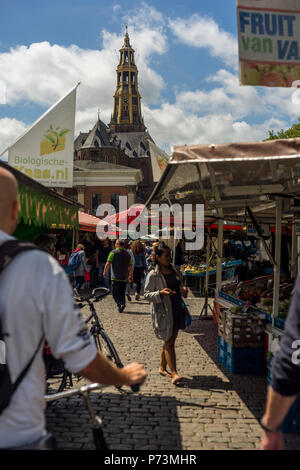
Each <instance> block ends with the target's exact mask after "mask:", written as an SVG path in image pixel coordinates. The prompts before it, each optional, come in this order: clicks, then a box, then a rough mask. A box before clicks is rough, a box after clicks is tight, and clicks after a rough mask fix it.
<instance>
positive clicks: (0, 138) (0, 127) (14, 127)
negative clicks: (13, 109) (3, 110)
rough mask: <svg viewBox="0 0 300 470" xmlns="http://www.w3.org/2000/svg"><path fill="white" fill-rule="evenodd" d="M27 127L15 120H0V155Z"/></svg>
mask: <svg viewBox="0 0 300 470" xmlns="http://www.w3.org/2000/svg"><path fill="white" fill-rule="evenodd" d="M27 127H28V126H26V124H24V123H23V122H21V121H18V120H17V119H9V118H2V119H0V153H1V152H3V151H4V150H5V149H6V148H7V147H8V145H10V144H12V143H13V142H14V141H15V140H16V139H17V138H18V137H19V136H20V135H21V134H23V132H24V131H25V130H26V129H27Z"/></svg>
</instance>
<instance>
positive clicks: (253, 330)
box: [218, 310, 264, 348]
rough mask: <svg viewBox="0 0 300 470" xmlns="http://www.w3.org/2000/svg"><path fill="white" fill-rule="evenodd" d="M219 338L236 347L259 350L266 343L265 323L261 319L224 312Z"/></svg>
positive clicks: (220, 322) (219, 327) (220, 323)
mask: <svg viewBox="0 0 300 470" xmlns="http://www.w3.org/2000/svg"><path fill="white" fill-rule="evenodd" d="M218 332H219V336H221V337H222V338H223V339H224V340H225V341H226V342H227V343H228V344H230V345H232V346H236V347H253V348H259V347H262V346H263V342H264V321H263V320H262V319H261V318H259V317H254V316H247V315H235V314H232V312H231V311H230V310H229V311H228V310H227V311H225V312H223V314H222V318H221V317H220V318H219V324H218Z"/></svg>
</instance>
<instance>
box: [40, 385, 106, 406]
mask: <svg viewBox="0 0 300 470" xmlns="http://www.w3.org/2000/svg"><path fill="white" fill-rule="evenodd" d="M105 387H109V385H102V384H99V383H93V384H89V385H83V386H82V387H79V388H75V389H73V390H66V391H65V392H59V393H53V395H44V398H45V401H46V402H47V403H48V402H51V401H55V400H60V399H61V398H67V397H71V396H73V395H78V394H80V395H83V394H84V393H90V392H94V391H96V390H102V389H103V388H105Z"/></svg>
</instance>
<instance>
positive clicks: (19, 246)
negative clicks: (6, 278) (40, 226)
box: [0, 240, 39, 274]
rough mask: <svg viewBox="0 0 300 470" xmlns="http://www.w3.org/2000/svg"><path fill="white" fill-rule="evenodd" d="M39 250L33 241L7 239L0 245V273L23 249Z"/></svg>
mask: <svg viewBox="0 0 300 470" xmlns="http://www.w3.org/2000/svg"><path fill="white" fill-rule="evenodd" d="M30 250H39V248H38V247H37V246H36V245H34V244H33V243H29V242H24V241H21V240H8V241H7V242H4V243H3V244H2V245H1V246H0V274H1V273H2V271H3V270H4V269H5V268H6V267H7V266H8V265H9V264H10V263H11V262H12V260H13V259H14V258H15V257H16V256H17V255H18V254H19V253H23V252H25V251H30Z"/></svg>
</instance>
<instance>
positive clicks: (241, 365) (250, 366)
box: [225, 355, 264, 375]
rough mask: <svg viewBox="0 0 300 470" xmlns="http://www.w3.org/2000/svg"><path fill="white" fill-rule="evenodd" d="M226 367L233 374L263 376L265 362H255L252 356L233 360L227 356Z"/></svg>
mask: <svg viewBox="0 0 300 470" xmlns="http://www.w3.org/2000/svg"><path fill="white" fill-rule="evenodd" d="M225 366H226V368H227V369H228V370H229V371H230V372H231V373H232V374H240V375H244V374H251V375H262V374H263V373H264V364H263V362H262V361H261V360H253V358H252V357H251V356H245V357H243V358H242V357H241V358H239V359H233V358H232V357H230V356H229V355H227V356H226V364H225Z"/></svg>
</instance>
